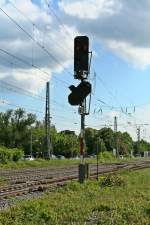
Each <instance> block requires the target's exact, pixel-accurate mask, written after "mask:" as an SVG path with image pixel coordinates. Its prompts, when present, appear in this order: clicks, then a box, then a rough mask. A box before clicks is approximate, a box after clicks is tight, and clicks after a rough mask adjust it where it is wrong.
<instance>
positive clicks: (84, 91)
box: [68, 81, 91, 105]
mask: <svg viewBox="0 0 150 225" xmlns="http://www.w3.org/2000/svg"><path fill="white" fill-rule="evenodd" d="M69 89H70V90H71V91H72V92H71V94H70V95H69V96H68V101H69V103H70V104H71V105H81V104H82V102H83V101H84V100H85V98H86V97H87V96H88V95H89V94H90V93H91V84H90V83H89V82H88V81H83V82H81V83H80V84H79V85H78V86H77V87H75V86H74V85H71V86H70V87H69Z"/></svg>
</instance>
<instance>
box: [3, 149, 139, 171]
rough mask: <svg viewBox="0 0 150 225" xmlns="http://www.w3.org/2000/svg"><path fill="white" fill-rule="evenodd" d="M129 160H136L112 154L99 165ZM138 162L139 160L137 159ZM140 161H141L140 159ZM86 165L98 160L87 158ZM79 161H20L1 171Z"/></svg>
mask: <svg viewBox="0 0 150 225" xmlns="http://www.w3.org/2000/svg"><path fill="white" fill-rule="evenodd" d="M129 160H135V159H132V158H129V157H128V158H124V159H116V158H115V157H113V156H112V155H111V154H110V153H107V154H104V155H100V156H99V163H113V162H114V163H115V162H126V161H129ZM136 160H137V159H136ZM138 160H139V159H138ZM85 162H86V163H96V158H86V159H85ZM79 163H80V159H79V160H76V159H74V160H72V159H61V160H60V159H53V160H43V159H37V160H34V161H18V162H8V163H6V164H1V163H0V169H20V168H32V167H49V166H72V165H78V164H79Z"/></svg>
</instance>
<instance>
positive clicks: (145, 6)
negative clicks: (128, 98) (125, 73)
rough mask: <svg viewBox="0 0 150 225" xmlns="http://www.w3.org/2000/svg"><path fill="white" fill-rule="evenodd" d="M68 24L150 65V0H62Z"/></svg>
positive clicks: (133, 60)
mask: <svg viewBox="0 0 150 225" xmlns="http://www.w3.org/2000/svg"><path fill="white" fill-rule="evenodd" d="M59 6H60V10H61V13H62V15H63V17H64V19H66V20H65V21H66V23H67V22H68V24H70V25H71V24H74V26H76V28H77V29H78V31H79V32H81V33H82V34H86V35H88V36H89V37H90V38H91V39H92V40H98V41H99V42H100V43H101V45H104V46H105V47H106V48H108V49H109V50H110V51H112V52H114V53H115V54H117V55H119V56H120V57H121V58H123V59H125V60H127V61H128V62H130V63H131V64H133V65H136V66H138V67H139V68H142V69H143V68H145V67H147V66H150V29H149V27H150V13H149V11H150V1H149V0H140V1H136V0H132V1H131V0H126V1H124V0H110V1H109V0H95V1H94V0H83V1H79V0H76V1H74V0H60V3H59Z"/></svg>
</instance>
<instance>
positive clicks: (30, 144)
mask: <svg viewBox="0 0 150 225" xmlns="http://www.w3.org/2000/svg"><path fill="white" fill-rule="evenodd" d="M30 155H31V157H32V128H31V129H30Z"/></svg>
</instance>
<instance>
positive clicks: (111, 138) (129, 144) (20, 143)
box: [0, 108, 150, 157]
mask: <svg viewBox="0 0 150 225" xmlns="http://www.w3.org/2000/svg"><path fill="white" fill-rule="evenodd" d="M31 138H32V139H31ZM50 138H51V143H52V145H51V147H52V152H53V154H54V155H63V156H65V157H75V156H77V155H79V151H80V145H79V136H78V135H76V134H75V132H74V131H70V130H65V131H61V132H58V131H57V130H56V128H55V126H51V129H50ZM31 141H32V152H33V155H35V156H41V154H42V152H43V150H44V148H45V126H44V121H38V120H37V119H36V115H35V114H32V113H27V112H26V111H25V110H24V109H21V108H18V109H16V110H12V109H10V110H7V111H6V112H1V113H0V146H4V147H7V148H18V149H22V150H23V151H24V154H25V155H26V154H30V153H31ZM85 143H86V154H87V155H91V154H96V150H97V149H98V151H103V152H104V151H109V152H112V151H113V149H114V148H116V144H117V149H118V151H119V154H121V155H129V154H130V153H131V151H133V152H134V153H135V154H136V153H139V152H144V151H150V143H148V142H146V141H144V140H141V141H140V142H136V141H133V139H132V137H131V136H130V135H129V134H128V133H127V132H120V131H119V132H117V133H116V134H114V132H113V130H112V129H111V128H106V127H104V128H102V129H100V130H96V129H93V128H86V129H85Z"/></svg>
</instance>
